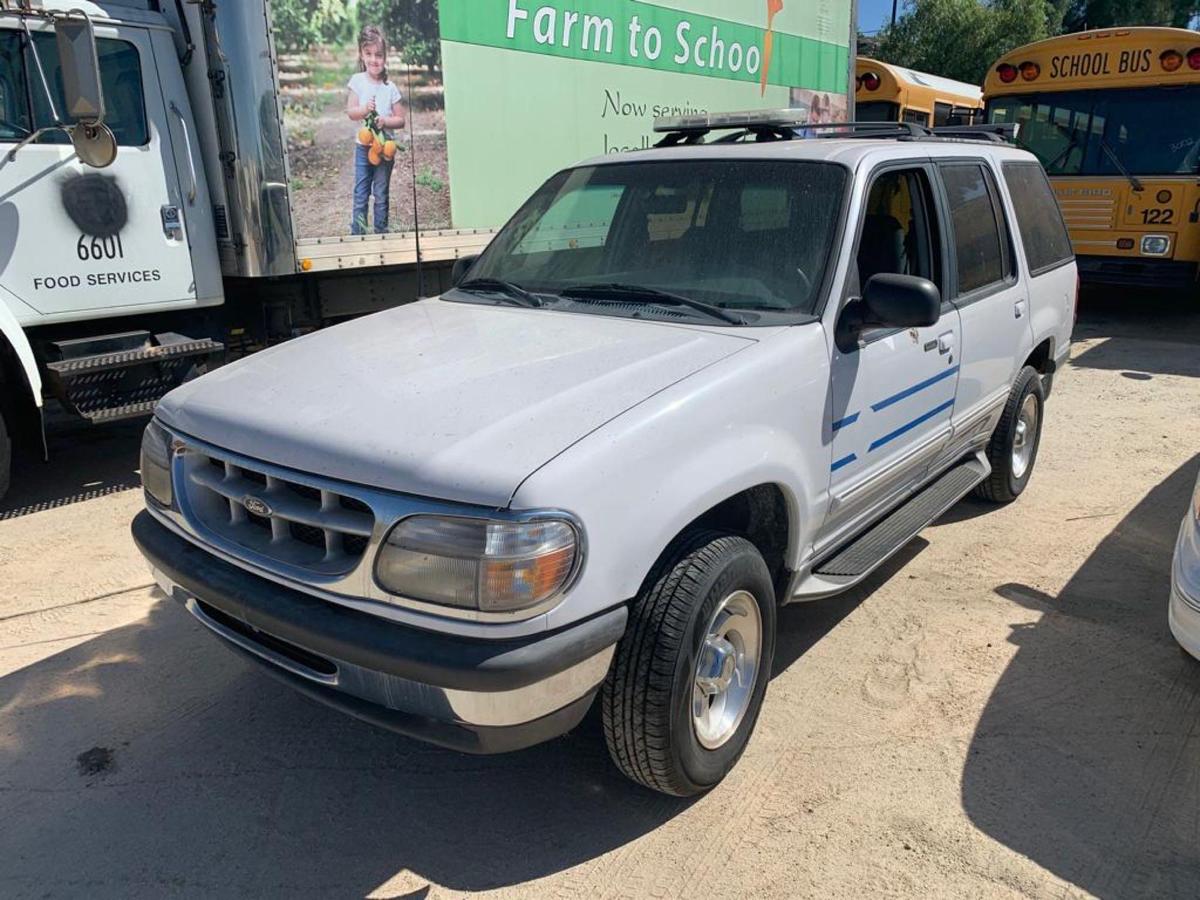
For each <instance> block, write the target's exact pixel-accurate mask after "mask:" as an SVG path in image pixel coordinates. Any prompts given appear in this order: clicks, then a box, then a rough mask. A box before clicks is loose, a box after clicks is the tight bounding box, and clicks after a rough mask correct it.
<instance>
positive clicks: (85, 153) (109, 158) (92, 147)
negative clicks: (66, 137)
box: [70, 122, 117, 169]
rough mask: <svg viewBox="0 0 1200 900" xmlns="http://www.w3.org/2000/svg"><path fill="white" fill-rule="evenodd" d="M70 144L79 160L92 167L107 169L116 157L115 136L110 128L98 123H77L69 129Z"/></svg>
mask: <svg viewBox="0 0 1200 900" xmlns="http://www.w3.org/2000/svg"><path fill="white" fill-rule="evenodd" d="M70 134H71V144H72V145H73V146H74V148H75V155H76V156H78V157H79V161H80V162H82V163H83V164H84V165H86V166H91V167H92V168H93V169H107V168H108V167H109V166H111V165H112V164H113V162H114V161H115V160H116V158H117V137H116V135H114V134H113V133H112V129H111V128H109V127H108V126H107V125H105V124H104V123H103V122H101V123H100V124H99V125H87V124H79V125H76V126H75V127H74V128H72V129H70Z"/></svg>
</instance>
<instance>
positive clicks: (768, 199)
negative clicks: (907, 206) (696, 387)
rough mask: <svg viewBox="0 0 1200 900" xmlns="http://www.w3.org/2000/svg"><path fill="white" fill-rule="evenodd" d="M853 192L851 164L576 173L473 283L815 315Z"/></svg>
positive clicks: (507, 234)
mask: <svg viewBox="0 0 1200 900" xmlns="http://www.w3.org/2000/svg"><path fill="white" fill-rule="evenodd" d="M845 184H846V170H845V169H843V168H842V167H840V166H835V165H829V164H824V163H808V162H769V161H745V162H736V163H735V162H731V161H722V162H699V161H697V162H680V161H677V160H674V161H662V162H643V163H637V164H619V165H604V166H592V167H585V168H578V169H572V170H569V171H566V172H562V173H560V174H558V175H556V176H555V177H553V178H551V179H550V180H549V181H548V182H546V184H545V185H543V186H542V187H541V189H540V190H538V192H537V193H536V194H534V196H533V197H532V198H531V199H530V200H529V202H528V203H526V204H525V206H524V207H522V208H521V210H520V212H518V213H517V215H516V216H515V217H514V218H513V220H512V221H511V222H510V223H509V224H508V225H507V226H505V228H504V229H503V230H502V231H501V232H500V234H499V235H497V236H496V239H495V240H494V241H493V242H492V244H491V246H490V247H489V248H488V250H487V251H486V252H485V253H484V255H483V256H482V257H481V258H480V260H479V262H478V263H476V265H475V266H474V267H473V268H472V269H471V277H472V278H473V279H484V278H488V279H501V280H503V281H508V282H512V283H515V284H518V285H520V286H522V287H524V288H526V289H528V290H531V291H536V292H539V293H544V294H547V295H555V294H561V293H562V292H563V291H566V290H570V289H571V288H581V287H584V286H595V285H603V284H613V283H619V284H622V285H635V286H638V287H652V288H656V289H658V290H661V291H670V292H672V293H675V294H681V295H684V296H686V297H688V298H690V299H695V300H702V301H704V302H705V303H710V304H715V305H717V306H722V307H725V308H728V309H735V310H736V309H744V310H764V311H771V310H775V311H782V312H794V311H803V312H811V311H812V310H813V309H814V308H815V306H816V304H817V302H818V300H819V299H820V297H819V293H818V292H819V291H820V288H821V284H822V282H823V281H824V276H825V268H826V265H827V262H828V258H829V254H830V250H831V247H832V245H833V237H834V231H835V229H836V227H837V222H838V217H839V213H840V211H841V208H842V205H843V195H844V191H845ZM564 308H566V307H564Z"/></svg>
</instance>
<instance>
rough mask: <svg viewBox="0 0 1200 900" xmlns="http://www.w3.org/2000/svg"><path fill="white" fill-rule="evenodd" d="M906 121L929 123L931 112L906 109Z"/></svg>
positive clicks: (921, 123) (916, 123)
mask: <svg viewBox="0 0 1200 900" xmlns="http://www.w3.org/2000/svg"><path fill="white" fill-rule="evenodd" d="M904 121H905V122H912V123H913V124H914V125H925V126H928V125H929V113H927V112H921V110H919V109H906V110H905V111H904Z"/></svg>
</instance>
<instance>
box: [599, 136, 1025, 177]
mask: <svg viewBox="0 0 1200 900" xmlns="http://www.w3.org/2000/svg"><path fill="white" fill-rule="evenodd" d="M963 156H972V157H991V158H993V159H998V160H1003V159H1012V160H1021V161H1025V162H1029V161H1036V157H1034V156H1033V154H1031V153H1029V152H1028V151H1026V150H1022V149H1021V148H1019V147H1016V146H1014V145H1012V144H1007V143H995V142H989V141H967V140H948V139H930V140H921V139H915V140H897V139H895V138H861V137H860V138H848V139H839V138H814V139H811V140H806V139H798V140H790V141H767V142H764V143H744V144H693V145H681V146H677V147H660V148H655V149H650V150H637V151H634V152H632V153H620V154H609V155H607V156H599V157H593V158H592V159H588V160H585V161H584V162H582V163H580V165H588V166H592V165H617V164H620V163H631V162H658V161H662V160H678V161H684V160H698V159H700V160H704V159H729V160H738V159H741V160H744V159H766V160H803V161H812V162H830V163H837V164H839V165H843V166H846V167H847V168H849V169H851V170H857V169H858V168H859V167H861V166H862V165H863V164H864V163H866V164H872V163H874V162H877V161H880V162H881V161H885V160H888V159H923V158H927V159H939V158H947V157H963Z"/></svg>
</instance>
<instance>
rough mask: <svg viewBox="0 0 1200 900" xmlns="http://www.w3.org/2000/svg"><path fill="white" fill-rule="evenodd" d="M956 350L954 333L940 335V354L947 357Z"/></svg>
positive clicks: (948, 332)
mask: <svg viewBox="0 0 1200 900" xmlns="http://www.w3.org/2000/svg"><path fill="white" fill-rule="evenodd" d="M953 349H954V332H953V331H947V332H946V333H945V334H939V335H938V353H941V354H942V355H945V354H947V353H949V352H950V351H951V350H953Z"/></svg>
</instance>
